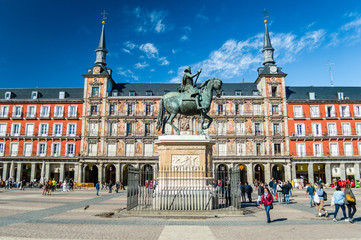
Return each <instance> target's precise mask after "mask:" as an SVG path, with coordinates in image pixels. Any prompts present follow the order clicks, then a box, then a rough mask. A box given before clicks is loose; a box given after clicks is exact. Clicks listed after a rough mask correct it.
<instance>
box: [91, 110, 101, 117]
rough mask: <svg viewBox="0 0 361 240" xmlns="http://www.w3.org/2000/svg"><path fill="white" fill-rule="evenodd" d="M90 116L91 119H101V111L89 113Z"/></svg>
mask: <svg viewBox="0 0 361 240" xmlns="http://www.w3.org/2000/svg"><path fill="white" fill-rule="evenodd" d="M88 116H89V117H99V116H100V112H99V111H88Z"/></svg>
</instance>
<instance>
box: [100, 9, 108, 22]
mask: <svg viewBox="0 0 361 240" xmlns="http://www.w3.org/2000/svg"><path fill="white" fill-rule="evenodd" d="M107 14H108V13H107V12H106V11H105V10H104V12H102V13H101V15H103V19H102V23H103V24H105V20H106V19H107Z"/></svg>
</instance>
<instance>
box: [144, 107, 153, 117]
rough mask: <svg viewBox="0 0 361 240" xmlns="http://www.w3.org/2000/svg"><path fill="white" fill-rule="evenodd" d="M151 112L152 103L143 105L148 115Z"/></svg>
mask: <svg viewBox="0 0 361 240" xmlns="http://www.w3.org/2000/svg"><path fill="white" fill-rule="evenodd" d="M151 113H152V105H151V104H146V105H145V114H146V115H150V114H151Z"/></svg>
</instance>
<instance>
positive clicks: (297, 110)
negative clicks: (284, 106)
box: [293, 106, 303, 118]
mask: <svg viewBox="0 0 361 240" xmlns="http://www.w3.org/2000/svg"><path fill="white" fill-rule="evenodd" d="M293 117H294V118H302V117H303V111H302V106H293Z"/></svg>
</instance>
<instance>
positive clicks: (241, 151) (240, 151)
mask: <svg viewBox="0 0 361 240" xmlns="http://www.w3.org/2000/svg"><path fill="white" fill-rule="evenodd" d="M246 152H247V151H246V143H244V142H239V143H237V156H245V155H246Z"/></svg>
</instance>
